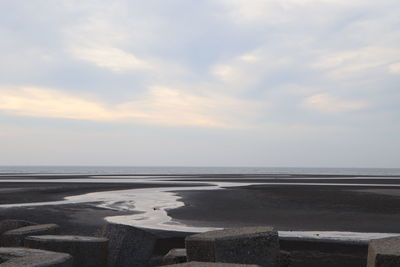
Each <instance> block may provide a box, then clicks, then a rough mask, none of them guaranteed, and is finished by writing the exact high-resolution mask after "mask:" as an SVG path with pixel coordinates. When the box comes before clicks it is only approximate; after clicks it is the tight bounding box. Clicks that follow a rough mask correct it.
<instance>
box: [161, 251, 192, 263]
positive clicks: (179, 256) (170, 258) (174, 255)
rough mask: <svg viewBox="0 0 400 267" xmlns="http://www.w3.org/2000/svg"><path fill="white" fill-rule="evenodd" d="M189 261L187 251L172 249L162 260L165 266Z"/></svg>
mask: <svg viewBox="0 0 400 267" xmlns="http://www.w3.org/2000/svg"><path fill="white" fill-rule="evenodd" d="M186 261H187V256H186V249H184V248H174V249H171V250H170V251H169V252H168V253H167V254H166V255H165V256H164V257H163V260H162V263H163V265H169V264H176V263H183V262H186Z"/></svg>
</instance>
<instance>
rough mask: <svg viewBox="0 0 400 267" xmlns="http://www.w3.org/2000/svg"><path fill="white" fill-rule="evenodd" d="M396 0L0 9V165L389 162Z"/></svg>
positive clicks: (394, 116) (191, 1) (396, 163)
mask: <svg viewBox="0 0 400 267" xmlns="http://www.w3.org/2000/svg"><path fill="white" fill-rule="evenodd" d="M399 14H400V2H399V1H398V0H382V1H375V0H352V1H349V0H201V1H199V0H164V1H162V0H147V1H139V0H134V1H132V0H114V1H99V0H87V1H78V0H32V1H25V0H0V59H1V60H0V165H116V166H267V167H268V166H270V167H285V166H286V167H382V168H385V167H387V168H396V167H400V105H399V102H400V16H399Z"/></svg>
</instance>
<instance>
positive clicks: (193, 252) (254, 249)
mask: <svg viewBox="0 0 400 267" xmlns="http://www.w3.org/2000/svg"><path fill="white" fill-rule="evenodd" d="M186 250H187V257H188V261H200V262H226V263H241V264H258V265H260V266H264V267H275V266H279V239H278V233H277V231H275V230H274V229H273V228H272V227H241V228H233V229H225V230H218V231H211V232H206V233H201V234H196V235H192V236H189V237H187V238H186Z"/></svg>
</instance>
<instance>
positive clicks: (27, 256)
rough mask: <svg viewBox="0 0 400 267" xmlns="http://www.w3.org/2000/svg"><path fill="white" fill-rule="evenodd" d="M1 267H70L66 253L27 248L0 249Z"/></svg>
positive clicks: (69, 257)
mask: <svg viewBox="0 0 400 267" xmlns="http://www.w3.org/2000/svg"><path fill="white" fill-rule="evenodd" d="M0 266H1V267H17V266H18V267H38V266H40V267H72V256H71V255H69V254H66V253H58V252H51V251H45V250H38V249H29V248H0Z"/></svg>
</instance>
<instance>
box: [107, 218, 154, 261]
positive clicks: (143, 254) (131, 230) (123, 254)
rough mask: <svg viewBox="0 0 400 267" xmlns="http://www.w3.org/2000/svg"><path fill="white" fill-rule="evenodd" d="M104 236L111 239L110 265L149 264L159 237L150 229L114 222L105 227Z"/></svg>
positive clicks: (109, 248)
mask: <svg viewBox="0 0 400 267" xmlns="http://www.w3.org/2000/svg"><path fill="white" fill-rule="evenodd" d="M102 236H103V237H106V238H108V239H109V243H108V266H109V267H121V266H137V267H140V266H147V265H148V262H149V260H150V258H151V257H152V255H153V250H154V247H155V244H156V239H157V238H156V236H155V235H153V234H151V233H150V232H148V231H145V230H142V229H139V228H136V227H133V226H128V225H122V224H113V223H110V224H107V225H106V226H105V227H104V229H103V233H102Z"/></svg>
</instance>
